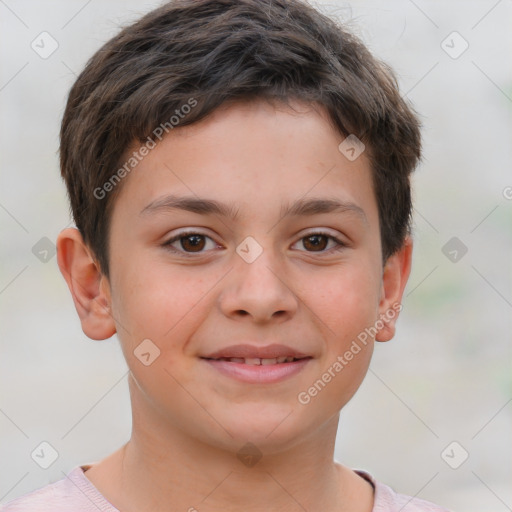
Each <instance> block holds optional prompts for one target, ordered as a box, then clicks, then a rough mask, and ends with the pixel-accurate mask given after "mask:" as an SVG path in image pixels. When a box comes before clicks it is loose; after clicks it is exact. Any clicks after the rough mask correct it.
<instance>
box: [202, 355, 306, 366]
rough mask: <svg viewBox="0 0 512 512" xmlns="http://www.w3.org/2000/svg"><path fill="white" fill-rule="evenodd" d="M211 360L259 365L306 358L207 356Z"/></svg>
mask: <svg viewBox="0 0 512 512" xmlns="http://www.w3.org/2000/svg"><path fill="white" fill-rule="evenodd" d="M206 359H209V360H210V361H228V362H230V363H240V364H249V365H252V366H258V365H270V364H282V363H293V362H294V361H299V360H300V359H306V358H302V357H301V358H297V357H291V356H289V357H286V356H285V357H274V358H260V357H246V358H243V357H220V358H218V359H214V358H211V359H210V358H206Z"/></svg>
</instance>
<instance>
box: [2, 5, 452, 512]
mask: <svg viewBox="0 0 512 512" xmlns="http://www.w3.org/2000/svg"><path fill="white" fill-rule="evenodd" d="M60 151H61V152H60V156H61V170H62V175H63V177H64V180H65V182H66V185H67V187H68V193H69V198H70V202H71V207H72V211H73V216H74V219H75V222H76V225H77V228H78V229H65V230H64V231H62V233H61V234H60V235H59V238H58V241H57V248H58V263H59V267H60V269H61V272H62V274H63V276H64V278H65V279H66V282H67V284H68V286H69V288H70V291H71V294H72V297H73V300H74V303H75V306H76V309H77V312H78V314H79V317H80V320H81V323H82V328H83V330H84V332H85V334H86V335H87V336H89V337H90V338H92V339H96V340H99V339H107V338H109V337H111V336H112V335H114V334H115V333H117V335H118V337H119V340H120V343H121V346H122V350H123V353H124V355H125V358H126V361H127V364H128V366H129V369H130V373H129V387H130V397H131V403H132V410H133V427H132V429H133V430H132V436H131V438H130V440H129V441H128V442H127V443H126V444H125V445H123V446H122V447H121V448H120V449H119V450H117V451H116V452H114V453H113V454H111V455H110V456H108V457H107V458H105V459H104V460H102V461H100V462H98V463H94V464H86V465H82V466H77V467H75V468H74V469H73V470H72V471H71V472H70V473H69V475H68V476H67V478H64V479H62V480H60V481H58V482H55V483H53V484H51V485H48V486H46V487H43V488H42V489H39V490H37V491H33V492H32V493H30V494H28V495H26V496H23V497H21V498H18V499H15V500H13V501H11V502H10V503H9V504H7V505H6V506H5V508H4V510H6V511H9V512H14V511H21V510H27V511H29V510H30V511H38V510H51V511H52V512H60V511H62V512H63V511H64V510H66V511H70V510H73V511H75V510H81V511H94V510H97V509H99V510H104V511H110V512H115V511H123V512H135V511H137V512H145V511H170V510H176V511H178V510H188V511H195V510H199V511H235V510H242V509H243V510H253V511H271V510H276V511H277V510H279V511H293V510H307V511H311V512H313V511H319V510H322V511H346V512H348V511H351V512H370V511H385V510H386V511H388V510H389V511H398V510H402V511H404V512H407V511H409V512H410V511H427V510H430V511H442V510H445V509H442V508H440V507H437V506H435V505H433V504H431V503H428V502H426V501H423V500H420V499H415V498H410V497H407V496H403V495H400V494H396V493H395V492H394V491H392V490H391V489H390V488H389V487H387V486H385V485H384V484H382V483H379V482H376V481H375V480H374V479H373V478H372V477H371V476H370V475H369V474H367V473H365V472H362V471H353V470H351V469H349V468H347V467H345V466H343V465H341V464H339V463H337V462H334V461H333V450H334V442H335V436H336V432H337V428H338V420H339V412H340V410H341V409H342V408H343V406H344V405H345V404H346V403H347V402H348V401H349V400H350V398H351V397H352V396H353V395H354V393H355V392H356V390H357V388H358V387H359V385H360V384H361V382H362V379H363V378H364V376H365V373H366V371H367V369H368V365H369V363H370V358H371V355H372V350H373V344H374V341H388V340H390V339H391V338H392V337H393V335H394V331H395V322H396V319H397V316H398V313H399V311H400V309H401V305H400V301H401V297H402V294H403V290H404V287H405V285H406V282H407V278H408V276H409V271H410V266H411V253H412V242H411V240H410V236H409V223H410V215H411V196H410V183H409V175H410V173H411V172H412V170H413V169H414V168H415V166H416V164H417V162H418V160H419V158H420V134H419V123H418V120H417V118H416V117H415V115H414V113H413V111H412V110H411V109H410V107H408V106H407V105H406V104H405V102H404V101H403V100H402V98H401V97H400V95H399V92H398V90H397V85H396V82H395V80H394V78H393V75H392V73H391V71H390V70H389V69H387V68H386V67H385V66H384V65H383V64H382V63H380V62H378V61H376V60H375V59H374V58H373V57H372V56H371V55H370V54H369V52H368V51H367V50H366V48H365V47H364V46H363V45H362V44H361V43H360V42H359V41H358V40H357V39H356V38H355V37H354V36H352V35H351V34H349V33H347V32H346V31H345V30H344V29H343V28H342V27H339V26H338V25H336V24H335V23H334V22H333V21H331V20H329V19H328V18H326V17H325V16H323V15H321V14H320V13H318V12H317V11H316V10H314V9H313V8H311V7H310V6H308V5H307V4H303V3H300V2H298V1H295V0H293V1H292V0H263V1H262V0H217V1H212V0H178V1H174V2H171V3H169V4H166V5H164V6H163V7H161V8H159V9H156V10H155V11H153V12H151V13H149V14H148V15H146V16H145V17H143V18H142V19H141V20H140V21H138V22H137V23H135V24H134V25H132V26H130V27H127V28H126V29H124V30H123V31H122V32H121V33H120V34H118V35H117V36H116V37H114V38H113V39H112V40H110V41H109V42H108V43H107V44H106V45H105V46H104V47H103V48H101V49H100V50H99V51H98V52H97V53H96V54H95V55H94V56H93V57H92V59H91V60H90V61H89V63H88V65H87V67H86V69H85V70H84V72H83V73H82V74H81V75H80V76H79V78H78V79H77V81H76V83H75V84H74V86H73V88H72V90H71V92H70V96H69V99H68V103H67V107H66V111H65V113H64V118H63V122H62V130H61V150H60Z"/></svg>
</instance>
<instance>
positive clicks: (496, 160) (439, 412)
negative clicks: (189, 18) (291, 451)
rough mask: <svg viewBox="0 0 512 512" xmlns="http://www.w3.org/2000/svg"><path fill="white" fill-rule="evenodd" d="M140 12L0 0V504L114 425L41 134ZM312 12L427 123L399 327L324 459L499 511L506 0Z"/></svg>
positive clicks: (125, 420) (511, 43)
mask: <svg viewBox="0 0 512 512" xmlns="http://www.w3.org/2000/svg"><path fill="white" fill-rule="evenodd" d="M156 5H157V2H141V1H135V0H131V1H109V2H100V1H99V0H90V1H75V0H72V1H69V0H68V1H64V0H59V1H57V0H55V1H44V2H41V1H40V2H36V1H35V0H26V1H22V0H0V40H1V47H0V53H1V55H0V57H1V68H0V109H1V113H2V116H1V118H0V123H1V128H0V130H1V132H0V146H1V153H0V154H1V172H2V186H1V188H0V223H1V233H2V246H1V256H2V266H1V273H0V306H1V324H0V329H1V350H2V357H1V359H0V389H1V395H0V432H1V444H0V460H1V461H2V464H1V466H0V502H6V501H8V500H11V499H12V498H15V497H17V496H20V495H22V494H24V493H26V492H28V491H30V490H33V489H35V488H37V487H41V486H43V485H45V484H47V483H50V482H53V481H55V480H57V479H60V478H62V477H63V476H64V474H65V473H67V472H68V471H69V470H70V469H71V468H72V467H74V466H75V465H77V464H85V463H87V462H94V461H96V460H99V459H101V458H103V457H105V456H106V455H107V454H109V453H111V452H112V451H114V450H115V449H117V448H118V447H119V446H121V445H122V444H123V443H124V442H125V441H126V440H127V439H128V438H129V435H130V427H131V416H130V409H129V397H128V390H127V381H126V374H127V368H126V365H125V363H124V360H123V357H122V354H121V351H120V348H119V345H118V341H117V339H116V338H112V339H111V340H108V341H102V342H98V341H92V340H89V339H88V338H87V337H86V336H85V335H84V334H83V333H82V331H81V328H80V324H79V321H78V317H77V315H76V312H75V309H74V306H73V303H72V300H71V297H70V295H69V292H68V290H67V287H66V285H65V282H64V280H63V279H62V277H61V276H60V273H59V271H58V268H57V262H56V258H55V257H54V256H53V253H52V249H53V242H54V241H55V239H56V236H57V234H58V232H59V231H60V230H61V229H62V228H64V227H65V226H67V225H69V223H70V217H69V213H68V206H67V203H66V195H65V189H64V186H63V184H62V183H61V181H60V177H59V171H58V160H57V149H58V130H59V123H60V119H61V116H62V112H63V108H64V104H65V100H66V96H67V92H68V90H69V88H70V86H71V84H72V83H73V81H74V79H75V75H76V74H77V73H78V72H79V71H80V70H81V69H82V68H83V66H84V64H85V62H86V60H87V59H88V58H89V57H90V56H91V55H92V54H93V52H94V51H95V50H96V49H97V48H98V47H99V46H100V45H101V44H102V43H103V42H105V41H106V40H107V39H109V38H110V37H111V36H112V35H114V34H115V33H116V32H117V31H118V29H119V26H120V25H123V24H127V23H129V22H130V21H132V20H135V19H136V18H137V17H138V16H139V15H140V14H142V13H144V12H147V11H148V10H149V9H150V8H151V7H153V6H156ZM319 5H321V6H322V7H321V9H322V10H324V11H325V12H327V13H332V14H334V15H336V16H339V17H340V18H341V19H343V20H345V21H346V22H347V23H348V24H349V25H350V26H351V27H352V28H353V30H355V31H356V32H357V33H358V34H359V35H360V36H361V37H362V38H363V39H364V41H365V42H366V43H367V44H368V45H369V47H370V49H371V50H372V51H373V52H374V53H375V54H376V55H377V56H379V57H380V58H382V59H384V60H385V61H387V62H388V63H390V64H391V65H392V66H393V67H394V68H395V70H396V72H397V73H398V75H399V80H400V86H401V90H402V91H403V94H404V95H407V97H408V98H410V99H411V100H412V102H413V103H414V105H415V108H416V109H417V111H418V112H419V113H420V114H421V117H422V121H423V123H424V131H423V135H424V161H423V163H422V164H421V166H420V167H419V169H418V170H417V172H416V174H415V178H414V185H415V205H416V208H415V210H416V211H415V235H414V236H415V244H416V245H415V256H414V266H413V271H412V275H411V278H410V281H409V285H408V287H407V289H406V294H405V297H404V302H403V304H404V309H403V311H402V315H401V318H400V321H399V324H398V333H397V336H396V337H395V339H394V340H393V341H391V342H389V343H386V344H378V345H377V347H376V351H375V355H374V359H373V361H372V364H371V368H370V372H369V374H368V376H367V379H366V381H365V382H364V384H363V385H362V387H361V389H360V390H359V392H358V393H357V395H356V397H355V398H354V400H353V401H352V402H350V403H349V404H348V405H347V407H346V408H345V409H344V410H343V411H342V413H341V423H340V425H341V426H340V432H339V435H338V440H337V445H336V458H337V460H339V461H341V462H343V463H344V464H347V465H349V466H351V467H354V468H362V469H366V470H368V471H370V472H371V473H372V474H374V475H375V477H376V478H377V479H379V480H382V481H384V482H385V483H387V484H389V485H391V486H393V487H395V488H396V489H398V490H400V492H403V493H406V494H410V495H418V496H420V497H423V498H426V499H429V500H432V501H435V502H438V503H440V504H443V505H445V506H447V507H450V508H452V509H454V510H460V511H463V510H464V511H466V512H472V511H477V510H493V511H496V512H500V511H506V510H512V508H511V507H512V489H511V486H510V482H511V481H512V480H511V477H512V458H511V457H510V454H511V448H512V446H511V445H512V429H511V428H510V427H511V423H512V422H511V416H512V403H511V401H512V393H511V387H512V386H511V379H510V375H511V372H510V361H511V358H510V332H511V311H512V292H511V267H510V262H511V261H512V259H511V233H512V231H511V222H510V221H511V209H512V201H511V200H510V198H511V197H512V188H507V187H511V186H512V174H511V172H510V169H511V167H510V164H511V161H512V149H511V132H512V130H511V125H512V70H511V65H510V55H512V31H511V30H510V27H511V26H512V24H511V22H512V1H511V0H500V1H495V0H492V1H472V2H471V1H445V2H434V1H426V0H423V1H421V0H415V1H412V0H403V1H386V2H375V1H364V2H361V1H353V2H350V4H348V3H346V2H337V3H335V2H329V3H326V2H320V4H319ZM43 31H47V32H48V33H49V34H51V36H52V37H53V38H54V39H55V40H56V41H57V42H58V45H59V46H58V48H57V50H56V51H55V52H54V53H53V54H52V55H50V56H48V57H47V58H42V57H41V56H40V55H38V54H37V53H36V52H35V51H34V50H33V49H32V48H31V43H32V41H34V40H35V41H36V43H38V41H40V40H41V37H40V36H39V34H40V33H41V32H43ZM453 31H456V32H458V33H459V34H460V36H461V37H462V38H463V39H461V37H459V36H457V35H455V36H454V35H451V36H450V34H452V32H453ZM447 37H448V39H447ZM443 41H445V43H443ZM464 41H467V44H469V47H468V48H467V50H466V51H465V52H464V53H462V54H461V55H460V56H457V58H454V56H456V54H458V53H459V52H460V51H461V50H462V49H463V48H464V45H465V43H464ZM39 44H40V45H41V43H39ZM49 48H50V41H49V40H46V43H45V49H46V50H48V49H49ZM443 48H444V49H443ZM445 50H448V52H449V53H450V52H451V56H450V55H449V54H448V53H447V52H446V51H445ZM40 51H41V50H40ZM45 237H46V238H47V239H48V240H46V239H45ZM453 237H456V238H457V240H455V241H452V242H451V243H452V244H455V245H454V246H451V245H449V246H448V248H447V249H445V250H444V252H445V253H447V254H448V256H449V257H450V258H453V256H454V253H452V254H451V255H450V254H449V252H450V251H453V250H454V249H455V250H457V251H458V252H457V256H458V261H455V262H453V261H451V260H450V259H449V257H447V256H446V255H445V254H444V253H443V247H444V246H445V244H446V243H447V242H448V241H449V240H450V239H452V238H453ZM41 239H43V240H42V241H41ZM34 246H35V249H34ZM464 247H465V248H467V253H466V254H464V255H463V256H461V255H462V251H461V249H463V248H464ZM45 250H47V251H49V252H45ZM41 260H42V261H41ZM45 260H47V261H45ZM42 441H46V442H48V443H50V444H51V445H52V446H53V447H54V448H55V449H56V450H57V452H58V458H57V460H56V461H55V462H54V463H53V464H52V465H51V466H50V467H49V468H48V469H42V468H41V467H39V466H38V465H37V464H36V463H35V462H34V460H33V459H32V458H31V453H32V452H33V451H34V449H36V447H38V446H39V445H40V443H41V442H42ZM453 441H456V442H457V443H458V444H457V445H455V447H454V446H453V445H452V447H451V448H449V449H448V450H447V451H446V452H444V453H445V456H444V459H443V457H442V453H443V451H444V449H445V448H446V447H447V446H448V445H449V444H450V443H452V442H453ZM463 450H465V451H467V452H468V454H469V458H468V459H467V460H466V461H465V462H464V463H463V464H462V465H460V466H459V467H458V468H457V469H453V468H452V467H450V466H449V464H448V463H447V461H448V462H449V463H450V464H451V465H452V466H456V465H458V464H459V463H460V461H461V460H462V457H463V455H464V453H465V452H464V451H463Z"/></svg>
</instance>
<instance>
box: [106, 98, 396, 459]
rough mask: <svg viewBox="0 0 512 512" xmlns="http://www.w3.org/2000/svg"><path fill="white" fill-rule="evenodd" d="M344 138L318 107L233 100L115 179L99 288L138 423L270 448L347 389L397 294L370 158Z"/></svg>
mask: <svg viewBox="0 0 512 512" xmlns="http://www.w3.org/2000/svg"><path fill="white" fill-rule="evenodd" d="M343 138H344V137H342V136H340V135H339V134H338V133H337V132H336V131H335V130H334V129H333V128H332V127H331V125H330V124H329V122H328V120H327V116H326V114H325V113H324V112H323V111H322V110H321V109H320V108H316V109H314V108H313V107H312V106H308V105H304V104H299V103H296V104H295V110H291V109H289V108H288V107H286V106H284V105H283V106H276V105H274V106H272V105H270V104H269V103H265V102H262V101H259V102H253V103H243V104H240V103H238V104H231V105H229V106H225V107H223V108H222V109H219V110H217V111H216V112H215V113H214V114H213V115H212V116H210V117H209V118H208V119H206V120H204V121H202V122H200V123H197V124H194V125H191V126H186V127H182V128H179V129H175V130H174V131H172V132H170V133H169V134H168V135H167V136H166V137H165V138H164V139H163V140H162V142H161V143H159V144H158V145H157V147H156V148H154V149H153V150H151V151H150V152H149V154H148V155H147V156H146V157H145V158H144V159H143V160H142V161H141V162H140V163H139V164H138V165H137V167H136V168H135V169H134V170H133V171H132V172H131V174H130V175H129V176H128V177H126V178H125V179H124V182H123V184H122V187H123V188H122V190H121V191H120V194H119V196H118V198H117V200H116V203H115V207H114V210H113V215H112V219H111V230H110V281H109V283H108V294H109V299H108V300H109V301H110V308H111V313H112V316H113V318H114V319H115V322H116V323H115V327H116V330H117V333H118V336H119V339H120V342H121V345H122V348H123V352H124V355H125V357H126V360H127V363H128V365H129V368H130V370H131V377H132V378H133V383H134V384H135V385H134V386H132V401H133V403H134V406H135V404H136V406H137V407H138V408H139V409H140V410H143V411H144V418H146V419H147V421H148V422H149V421H153V422H158V423H159V424H160V425H168V426H172V428H179V429H181V430H182V431H183V432H187V434H188V435H190V436H193V437H196V438H197V439H200V440H202V441H205V442H208V443H211V444H212V445H216V446H225V447H228V446H233V445H236V446H240V443H242V444H243V443H245V442H247V441H248V440H251V441H252V442H253V443H255V444H257V445H259V446H265V447H266V448H267V450H272V449H277V447H278V446H279V447H284V446H286V445H292V444H293V443H296V442H299V440H300V439H304V438H305V437H306V436H308V435H309V434H311V433H312V432H314V431H318V430H319V428H320V427H321V426H322V425H324V424H327V423H328V422H330V421H333V420H334V419H336V418H337V414H338V412H339V410H340V409H341V408H342V407H343V406H344V405H345V404H346V403H347V401H348V400H349V399H350V398H351V397H352V395H353V394H354V393H355V391H356V390H357V388H358V387H359V385H360V383H361V381H362V379H363V377H364V375H365V373H366V371H367V368H368V365H369V361H370V358H371V353H372V348H373V339H372V336H371V335H370V336H368V331H366V343H363V342H362V341H361V340H362V339H363V338H365V336H364V334H362V333H364V332H365V328H366V329H368V328H371V327H373V326H375V324H376V322H377V321H379V318H382V315H383V314H387V310H390V309H391V302H392V300H393V298H396V295H397V294H396V293H395V292H393V290H391V292H392V293H391V292H390V293H387V291H386V286H387V285H386V278H385V277H384V274H383V273H384V272H385V269H383V266H382V259H381V258H382V253H381V240H380V235H379V218H378V211H377V204H376V199H375V195H374V192H373V189H372V181H371V173H370V166H369V161H368V159H367V158H366V155H365V154H364V153H363V154H362V155H361V156H360V157H359V158H357V159H356V160H354V161H350V160H349V159H347V158H346V157H345V156H344V155H343V154H342V153H341V152H340V151H339V149H338V146H339V144H340V142H341V141H342V140H343ZM392 281H393V280H392ZM395 281H396V280H395ZM393 282H394V281H393ZM395 288H396V286H395ZM381 323H382V322H381ZM370 332H371V333H372V334H374V331H370ZM358 336H359V339H358ZM144 340H146V341H144ZM354 342H355V344H356V345H354ZM141 343H142V344H141ZM356 346H357V348H355V347H356ZM347 352H351V353H352V357H350V356H349V355H347ZM340 357H341V359H342V360H343V363H342V362H341V361H340ZM284 358H288V359H284ZM291 358H293V359H291ZM336 362H337V363H338V364H336ZM260 363H263V364H260ZM340 366H341V369H340ZM326 372H327V373H328V374H329V375H330V378H329V377H325V374H326ZM319 380H321V381H322V383H323V384H322V383H319ZM315 383H316V387H315ZM315 389H316V392H315Z"/></svg>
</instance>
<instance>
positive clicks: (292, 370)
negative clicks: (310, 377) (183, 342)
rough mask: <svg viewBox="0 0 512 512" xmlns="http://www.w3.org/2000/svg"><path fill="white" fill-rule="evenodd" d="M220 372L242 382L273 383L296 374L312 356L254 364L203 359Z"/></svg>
mask: <svg viewBox="0 0 512 512" xmlns="http://www.w3.org/2000/svg"><path fill="white" fill-rule="evenodd" d="M203 361H206V362H207V363H208V364H209V365H210V366H211V367H212V368H215V369H216V370H218V371H219V372H220V373H222V374H224V375H227V376H228V377H232V378H234V379H236V380H239V381H242V382H251V383H256V384H257V383H273V382H279V381H282V380H284V379H287V378H288V377H291V376H293V375H296V374H297V373H299V372H300V371H302V369H303V368H304V367H305V366H306V365H307V364H308V363H309V362H310V361H311V358H305V359H299V360H298V361H292V362H290V363H276V364H262V365H256V364H254V365H252V364H245V363H231V362H229V361H219V360H215V359H203Z"/></svg>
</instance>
